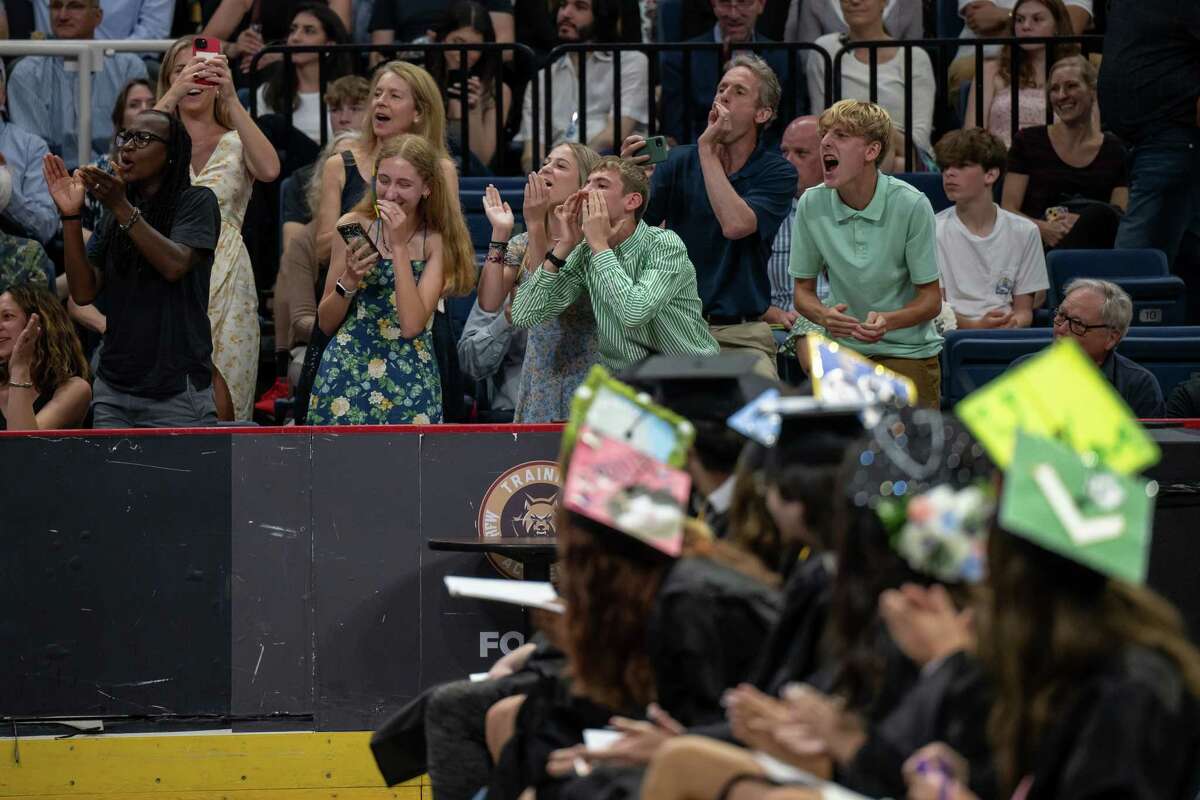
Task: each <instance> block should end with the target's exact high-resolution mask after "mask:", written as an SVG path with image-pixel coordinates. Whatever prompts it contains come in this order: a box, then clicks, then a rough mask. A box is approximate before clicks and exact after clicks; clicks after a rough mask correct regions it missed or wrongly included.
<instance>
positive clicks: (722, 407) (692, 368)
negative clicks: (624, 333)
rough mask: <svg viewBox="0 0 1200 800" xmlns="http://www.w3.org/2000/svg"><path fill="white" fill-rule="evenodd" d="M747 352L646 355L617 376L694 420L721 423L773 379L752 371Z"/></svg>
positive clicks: (772, 385) (752, 360) (754, 359)
mask: <svg viewBox="0 0 1200 800" xmlns="http://www.w3.org/2000/svg"><path fill="white" fill-rule="evenodd" d="M756 363H758V357H757V356H754V355H751V354H749V353H719V354H717V355H715V356H661V355H660V356H651V357H649V358H647V359H646V360H645V361H643V362H641V363H640V364H638V365H636V366H634V367H631V368H630V369H628V370H626V371H625V372H623V373H622V374H621V375H620V378H621V379H622V380H623V381H625V382H627V383H629V384H630V385H632V386H634V387H637V388H639V389H641V390H643V391H645V392H646V393H647V394H648V395H649V396H650V397H651V399H652V400H654V402H656V403H659V404H661V405H663V406H665V407H667V408H669V409H671V410H672V411H674V412H675V413H676V414H679V415H680V416H682V417H684V418H686V419H688V420H690V421H691V422H692V423H693V424H696V423H701V424H703V423H718V424H720V425H722V426H724V424H725V420H727V419H728V418H729V417H730V416H731V415H733V414H734V412H736V411H737V410H738V409H740V408H742V407H743V406H745V405H746V404H747V403H749V402H750V401H751V400H753V399H754V398H756V397H758V396H759V395H761V394H762V393H763V392H765V391H767V390H768V389H771V388H778V387H779V382H778V381H773V380H771V379H770V378H765V377H763V376H762V375H759V374H758V373H756V372H755V371H754V365H755V364H756Z"/></svg>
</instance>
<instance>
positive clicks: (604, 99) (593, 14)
mask: <svg viewBox="0 0 1200 800" xmlns="http://www.w3.org/2000/svg"><path fill="white" fill-rule="evenodd" d="M617 13H618V11H617V0H564V2H563V3H562V4H561V5H560V6H559V8H558V39H559V43H560V44H568V43H570V44H575V43H590V44H604V43H609V42H615V41H617V33H616V31H617ZM580 58H586V62H587V66H586V70H587V83H588V89H587V96H586V97H585V98H584V110H585V112H586V113H585V115H584V117H583V118H582V119H581V118H580V116H579V59H580ZM547 75H549V76H550V83H551V92H552V93H553V98H552V104H551V107H550V108H551V115H550V137H549V139H548V140H547V139H546V137H545V136H544V134H545V129H544V128H543V130H542V131H540V133H541V134H543V135H542V142H541V144H542V147H544V148H545V151H546V152H549V151H550V150H551V149H552V148H554V147H557V146H558V145H560V144H562V143H563V142H581V143H584V144H586V145H587V146H588V147H591V148H592V149H593V150H595V151H597V152H600V153H605V152H612V151H613V150H614V149H615V148H616V145H617V144H619V143H620V142H621V140H623V139H624V138H625V137H626V136H629V135H630V134H632V133H633V132H634V131H635V130H639V129H641V128H643V126H645V124H646V122H647V121H648V120H649V115H648V109H647V99H646V82H647V81H648V80H649V64H648V62H647V61H646V56H645V54H643V53H637V52H624V53H621V119H619V120H615V119H613V112H614V111H615V110H616V106H615V104H614V103H613V57H612V53H611V52H604V51H593V52H589V53H587V54H582V53H568V54H564V55H562V56H560V57H559V58H558V59H556V60H555V61H553V62H551V63H550V64H548V65H547V66H546V67H544V68H543V69H542V70H540V71H539V72H538V77H537V80H536V81H530V83H529V86H527V87H526V89H525V102H524V107H523V109H522V113H521V132H520V134H519V135H518V136H517V137H516V139H517V141H521V142H523V143H524V150H523V152H522V155H521V164H522V165H523V168H524V169H526V170H529V169H531V168H532V165H533V163H534V159H535V158H536V157H538V156H539V155H540V154H538V153H534V152H533V92H535V91H536V92H538V97H539V98H544V96H545V81H546V76H547ZM541 110H542V115H543V117H544V116H545V114H546V106H545V103H543V104H542V107H541ZM581 133H582V135H580V134H581ZM585 137H586V138H585Z"/></svg>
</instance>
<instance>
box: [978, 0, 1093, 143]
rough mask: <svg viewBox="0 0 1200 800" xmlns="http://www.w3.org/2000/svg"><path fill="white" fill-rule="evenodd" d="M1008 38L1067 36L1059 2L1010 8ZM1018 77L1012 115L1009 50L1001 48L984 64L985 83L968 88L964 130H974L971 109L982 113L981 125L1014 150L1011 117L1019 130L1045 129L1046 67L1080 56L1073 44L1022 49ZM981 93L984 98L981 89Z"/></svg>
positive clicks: (1030, 1) (1039, 0)
mask: <svg viewBox="0 0 1200 800" xmlns="http://www.w3.org/2000/svg"><path fill="white" fill-rule="evenodd" d="M1006 35H1007V36H1017V37H1035V36H1036V37H1046V36H1070V35H1072V30H1071V18H1070V16H1069V15H1068V14H1067V8H1066V6H1064V5H1063V0H1019V2H1018V3H1017V4H1016V5H1015V6H1013V10H1012V21H1011V23H1010V24H1009V26H1008V30H1007V32H1006ZM1020 50H1021V57H1020V62H1021V64H1020V69H1021V72H1020V75H1019V76H1018V77H1017V78H1016V80H1017V82H1018V87H1019V93H1018V96H1017V102H1018V103H1019V104H1020V105H1019V108H1017V109H1016V110H1015V111H1014V109H1013V107H1012V91H1011V86H1012V81H1013V80H1014V78H1013V74H1012V62H1013V49H1012V47H1005V48H1004V50H1003V51H1002V52H1001V54H1000V57H999V58H998V59H996V60H993V61H987V62H984V65H983V77H982V78H980V79H978V80H976V81H975V82H974V83H972V84H971V90H970V94H969V95H968V96H967V107H966V109H965V111H964V116H963V127H964V128H974V127H976V125H975V105H976V103H979V104H981V105H982V107H983V125H981V126H979V127H983V128H987V129H988V130H989V131H991V132H992V133H994V134H996V136H998V137H1000V140H1001V141H1003V142H1004V144H1005V146H1006V147H1007V146H1009V145H1011V144H1012V129H1013V124H1012V121H1013V114H1014V113H1015V114H1016V115H1017V125H1016V127H1017V128H1018V129H1020V128H1029V127H1031V126H1034V125H1045V124H1046V90H1045V81H1044V79H1043V76H1044V75H1045V74H1046V65H1047V64H1056V63H1058V61H1059V60H1060V59H1062V58H1065V57H1066V56H1069V55H1075V54H1076V53H1078V52H1079V45H1076V44H1052V45H1049V46H1047V45H1044V44H1031V45H1020ZM981 86H982V87H983V92H982V95H981V94H980V87H981Z"/></svg>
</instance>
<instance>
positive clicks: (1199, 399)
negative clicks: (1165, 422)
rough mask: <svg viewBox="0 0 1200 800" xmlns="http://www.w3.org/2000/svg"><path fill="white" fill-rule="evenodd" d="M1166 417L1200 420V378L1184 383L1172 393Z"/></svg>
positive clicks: (1168, 400) (1193, 378) (1168, 399)
mask: <svg viewBox="0 0 1200 800" xmlns="http://www.w3.org/2000/svg"><path fill="white" fill-rule="evenodd" d="M1166 415H1167V416H1168V417H1170V418H1172V419H1197V418H1200V376H1195V377H1192V378H1190V379H1189V380H1186V381H1184V382H1183V383H1181V384H1179V385H1178V386H1176V387H1175V388H1174V389H1173V390H1172V391H1171V396H1170V397H1168V398H1167V410H1166Z"/></svg>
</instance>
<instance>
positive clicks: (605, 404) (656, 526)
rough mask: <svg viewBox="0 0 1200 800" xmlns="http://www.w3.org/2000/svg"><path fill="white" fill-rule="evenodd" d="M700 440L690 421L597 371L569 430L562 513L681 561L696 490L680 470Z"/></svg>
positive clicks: (574, 406)
mask: <svg viewBox="0 0 1200 800" xmlns="http://www.w3.org/2000/svg"><path fill="white" fill-rule="evenodd" d="M694 436H695V429H694V428H693V426H692V425H691V423H689V422H688V421H687V420H685V419H683V418H682V417H681V416H679V415H678V414H676V413H674V412H673V411H671V410H669V409H667V408H664V407H662V406H660V405H658V404H657V403H654V402H653V401H652V400H651V399H650V397H649V395H647V394H646V393H644V392H639V391H637V390H636V389H634V388H633V387H631V386H629V385H627V384H625V383H623V382H621V381H619V380H617V379H616V378H613V377H612V376H611V375H610V374H609V373H608V371H607V370H605V369H604V368H603V367H600V366H595V367H592V370H591V372H589V373H588V376H587V379H586V380H585V381H584V383H583V385H582V386H580V387H579V389H578V390H576V392H575V397H574V398H573V399H572V401H571V418H570V420H569V421H568V422H567V426H566V428H565V429H564V430H563V442H562V449H561V456H560V461H561V462H562V463H563V465H564V482H563V488H562V493H561V495H560V502H561V503H562V505H563V508H565V509H566V510H567V511H570V512H572V513H575V514H579V515H580V516H583V517H585V518H587V519H589V520H591V521H592V522H596V523H599V524H600V525H602V526H605V527H606V528H609V529H611V530H612V531H614V532H615V533H620V534H624V536H625V537H628V539H629V540H633V541H636V542H639V543H640V544H641V545H645V546H646V547H648V548H650V550H651V551H653V552H654V553H657V554H659V555H663V556H667V557H671V558H674V557H677V556H678V555H679V554H680V552H681V551H682V547H683V524H684V519H685V514H686V506H687V501H688V495H689V492H690V489H691V479H690V478H689V476H688V474H687V473H686V472H684V471H683V470H682V469H681V467H682V466H683V464H684V462H685V459H686V454H687V452H688V449H689V447H691V444H692V439H693V437H694Z"/></svg>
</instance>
